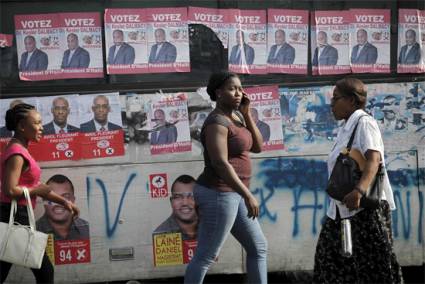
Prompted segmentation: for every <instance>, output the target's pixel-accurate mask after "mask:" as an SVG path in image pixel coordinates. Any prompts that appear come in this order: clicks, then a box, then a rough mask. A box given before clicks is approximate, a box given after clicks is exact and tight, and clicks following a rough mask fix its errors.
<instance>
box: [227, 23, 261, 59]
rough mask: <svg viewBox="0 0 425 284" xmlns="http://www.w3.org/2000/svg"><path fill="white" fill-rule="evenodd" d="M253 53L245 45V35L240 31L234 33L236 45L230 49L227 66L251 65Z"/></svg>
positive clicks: (249, 47) (252, 50)
mask: <svg viewBox="0 0 425 284" xmlns="http://www.w3.org/2000/svg"><path fill="white" fill-rule="evenodd" d="M254 58H255V51H254V49H253V48H252V47H251V46H250V45H248V44H246V43H245V34H244V32H243V31H241V30H237V31H236V45H234V46H233V47H232V51H231V53H230V58H229V64H235V65H251V64H252V63H254Z"/></svg>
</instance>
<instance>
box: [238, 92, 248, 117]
mask: <svg viewBox="0 0 425 284" xmlns="http://www.w3.org/2000/svg"><path fill="white" fill-rule="evenodd" d="M250 103H251V101H250V99H249V98H248V95H247V94H246V93H245V92H243V93H242V100H241V104H240V105H239V111H240V112H241V113H242V115H243V116H244V117H245V116H246V115H250V112H249V111H250V110H249V105H250Z"/></svg>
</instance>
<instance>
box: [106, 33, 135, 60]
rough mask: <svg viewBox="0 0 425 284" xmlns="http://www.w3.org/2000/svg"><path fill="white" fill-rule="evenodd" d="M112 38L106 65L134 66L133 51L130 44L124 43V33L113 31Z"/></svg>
mask: <svg viewBox="0 0 425 284" xmlns="http://www.w3.org/2000/svg"><path fill="white" fill-rule="evenodd" d="M112 38H113V42H114V44H113V45H112V46H111V47H110V48H109V52H108V64H111V65H112V64H122V65H130V64H134V59H135V56H136V55H135V51H134V48H133V47H132V46H131V45H130V44H128V43H126V42H124V32H123V31H122V30H114V31H113V32H112Z"/></svg>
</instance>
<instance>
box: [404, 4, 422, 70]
mask: <svg viewBox="0 0 425 284" xmlns="http://www.w3.org/2000/svg"><path fill="white" fill-rule="evenodd" d="M420 16H421V15H420V11H419V10H415V9H400V10H398V50H397V72H398V73H422V72H425V62H424V60H423V57H422V49H423V43H422V40H421V36H422V34H421V32H422V30H421V28H420V20H422V21H423V22H424V24H425V17H424V18H421V17H420ZM423 33H424V37H425V31H423ZM424 41H425V39H424Z"/></svg>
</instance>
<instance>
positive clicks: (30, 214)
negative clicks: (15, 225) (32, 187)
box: [22, 187, 35, 232]
mask: <svg viewBox="0 0 425 284" xmlns="http://www.w3.org/2000/svg"><path fill="white" fill-rule="evenodd" d="M22 190H23V191H24V196H25V199H26V200H27V212H28V220H29V223H30V227H31V231H32V232H34V231H35V217H34V210H33V209H32V203H31V198H30V193H29V191H28V188H26V187H22Z"/></svg>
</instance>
